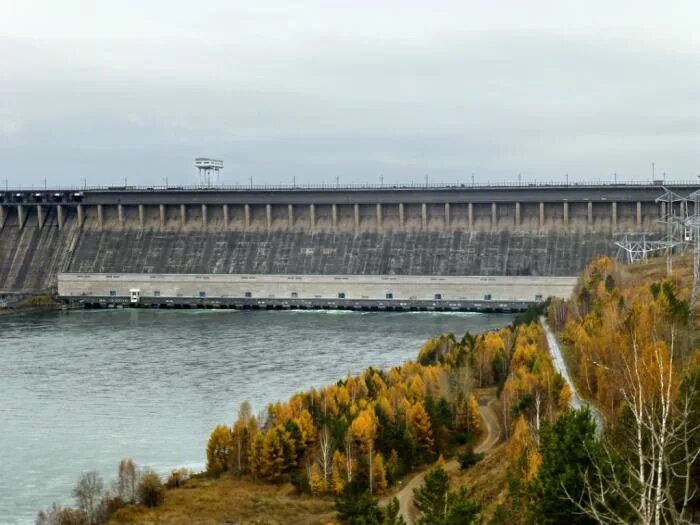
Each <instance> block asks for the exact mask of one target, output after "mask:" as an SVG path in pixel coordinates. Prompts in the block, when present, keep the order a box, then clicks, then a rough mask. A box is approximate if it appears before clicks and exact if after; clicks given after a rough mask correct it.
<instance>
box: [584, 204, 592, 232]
mask: <svg viewBox="0 0 700 525" xmlns="http://www.w3.org/2000/svg"><path fill="white" fill-rule="evenodd" d="M586 222H587V223H588V227H589V228H592V227H593V203H592V202H591V201H588V216H587V218H586Z"/></svg>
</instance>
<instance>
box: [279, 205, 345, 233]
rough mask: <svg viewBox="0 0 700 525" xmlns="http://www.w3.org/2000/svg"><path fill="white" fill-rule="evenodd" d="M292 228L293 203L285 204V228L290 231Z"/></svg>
mask: <svg viewBox="0 0 700 525" xmlns="http://www.w3.org/2000/svg"><path fill="white" fill-rule="evenodd" d="M333 206H335V204H334V205H333ZM292 228H294V204H287V229H288V230H289V231H292Z"/></svg>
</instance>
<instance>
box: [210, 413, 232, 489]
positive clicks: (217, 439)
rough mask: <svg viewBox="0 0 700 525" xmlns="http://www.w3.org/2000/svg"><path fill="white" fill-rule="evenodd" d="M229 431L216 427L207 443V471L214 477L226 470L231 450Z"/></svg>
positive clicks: (224, 427) (222, 427) (223, 427)
mask: <svg viewBox="0 0 700 525" xmlns="http://www.w3.org/2000/svg"><path fill="white" fill-rule="evenodd" d="M232 445H233V443H232V439H231V429H229V428H228V427H227V426H225V425H217V426H216V427H215V428H214V430H212V433H211V435H210V436H209V441H208V443H207V471H208V472H209V473H210V474H213V475H215V476H217V475H219V474H221V473H222V472H223V471H224V470H226V469H227V468H228V464H229V456H230V455H231V449H232Z"/></svg>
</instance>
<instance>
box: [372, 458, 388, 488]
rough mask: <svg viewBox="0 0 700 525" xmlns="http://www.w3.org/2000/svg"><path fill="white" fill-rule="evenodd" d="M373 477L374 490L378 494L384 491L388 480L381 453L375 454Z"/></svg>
mask: <svg viewBox="0 0 700 525" xmlns="http://www.w3.org/2000/svg"><path fill="white" fill-rule="evenodd" d="M372 477H373V480H372V485H373V487H374V490H375V491H376V492H377V493H378V494H381V493H383V492H384V491H385V490H386V488H387V486H388V483H387V480H386V469H385V468H384V458H383V457H382V455H381V454H375V455H374V459H373V460H372Z"/></svg>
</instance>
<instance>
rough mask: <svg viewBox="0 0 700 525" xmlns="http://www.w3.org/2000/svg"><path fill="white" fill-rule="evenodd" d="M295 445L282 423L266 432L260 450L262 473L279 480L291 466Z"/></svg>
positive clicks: (275, 480) (271, 479)
mask: <svg viewBox="0 0 700 525" xmlns="http://www.w3.org/2000/svg"><path fill="white" fill-rule="evenodd" d="M293 455H294V445H293V443H292V441H291V438H290V436H289V433H288V432H287V431H286V430H285V428H284V427H283V426H282V425H276V426H274V427H272V428H271V429H270V430H268V431H267V432H266V433H265V437H264V439H263V441H262V449H261V451H260V475H261V476H262V477H263V479H265V480H267V481H271V482H277V481H279V480H280V479H281V477H282V475H283V474H284V473H285V472H287V470H288V468H289V467H290V466H291V462H292V458H293Z"/></svg>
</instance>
